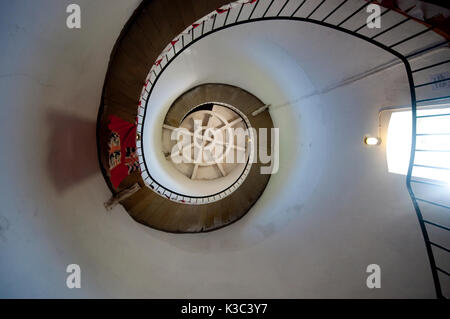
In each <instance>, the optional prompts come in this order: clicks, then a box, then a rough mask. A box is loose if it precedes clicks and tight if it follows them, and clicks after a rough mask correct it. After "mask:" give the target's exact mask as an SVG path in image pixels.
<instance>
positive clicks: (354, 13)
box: [337, 2, 370, 27]
mask: <svg viewBox="0 0 450 319" xmlns="http://www.w3.org/2000/svg"><path fill="white" fill-rule="evenodd" d="M369 3H370V2H366V3H364V4H363V5H362V6H361V7H360V8H359V9H358V10H356V11H355V12H353V13H352V14H351V15H349V16H348V17H347V18H345V19H344V21H342V22H341V23H339V24H338V25H337V26H338V27H340V26H341V25H343V24H344V23H345V22H347V21H348V20H350V19H351V18H353V17H354V16H355V15H356V14H357V13H358V12H359V11H361V10H362V9H364V8H365V7H367V6H368V5H369Z"/></svg>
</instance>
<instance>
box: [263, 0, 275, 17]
mask: <svg viewBox="0 0 450 319" xmlns="http://www.w3.org/2000/svg"><path fill="white" fill-rule="evenodd" d="M274 1H275V0H272V1H270V3H269V6H268V7H267V9H266V11H264V14H263V18H264V17H265V16H266V14H267V12H268V11H269V9H270V7H271V6H272V4H273V2H274Z"/></svg>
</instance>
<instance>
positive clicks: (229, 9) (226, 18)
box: [223, 8, 231, 26]
mask: <svg viewBox="0 0 450 319" xmlns="http://www.w3.org/2000/svg"><path fill="white" fill-rule="evenodd" d="M230 11H231V8H228V11H227V15H226V17H225V22H224V23H223V25H224V26H225V25H226V24H227V20H228V16H229V15H230Z"/></svg>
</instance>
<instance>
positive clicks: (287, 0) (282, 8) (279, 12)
mask: <svg viewBox="0 0 450 319" xmlns="http://www.w3.org/2000/svg"><path fill="white" fill-rule="evenodd" d="M289 1H290V0H286V2H285V3H284V4H283V6H282V7H281V9H280V11H278V13H277V17H278V16H280V14H281V12H282V11H283V10H284V8H285V7H286V5H287V4H288V2H289Z"/></svg>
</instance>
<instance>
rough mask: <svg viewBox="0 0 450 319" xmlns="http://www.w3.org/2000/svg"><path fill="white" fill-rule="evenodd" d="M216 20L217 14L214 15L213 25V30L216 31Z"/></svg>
mask: <svg viewBox="0 0 450 319" xmlns="http://www.w3.org/2000/svg"><path fill="white" fill-rule="evenodd" d="M216 19H217V13H216V14H215V15H214V19H213V25H212V29H211V30H214V26H215V25H216Z"/></svg>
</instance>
